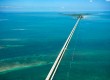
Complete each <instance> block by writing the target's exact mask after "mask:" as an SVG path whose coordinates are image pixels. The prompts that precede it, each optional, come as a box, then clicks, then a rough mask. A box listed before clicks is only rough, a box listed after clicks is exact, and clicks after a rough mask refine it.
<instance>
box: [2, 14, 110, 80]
mask: <svg viewBox="0 0 110 80" xmlns="http://www.w3.org/2000/svg"><path fill="white" fill-rule="evenodd" d="M89 13H93V15H89V16H86V17H85V18H84V19H82V20H81V21H80V22H79V25H78V27H77V29H76V31H75V34H74V35H73V38H72V40H71V42H70V44H69V46H68V49H67V51H66V53H65V55H64V57H63V59H62V62H61V64H60V66H59V69H58V71H57V72H56V75H55V77H54V80H110V77H109V76H110V69H109V67H110V12H89ZM75 22H76V19H75V18H73V17H71V16H65V15H61V14H59V13H57V12H37V13H28V12H27V13H0V80H44V79H45V77H46V76H47V74H48V72H49V70H50V68H51V66H52V64H53V62H54V60H55V59H56V57H57V55H58V53H59V51H60V50H61V48H62V46H63V44H64V42H65V41H66V38H67V37H68V35H69V33H70V31H71V29H72V28H73V26H74V24H75Z"/></svg>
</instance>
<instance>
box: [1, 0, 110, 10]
mask: <svg viewBox="0 0 110 80" xmlns="http://www.w3.org/2000/svg"><path fill="white" fill-rule="evenodd" d="M108 10H110V0H0V11H7V12H8V11H9V12H48V11H50V12H52V11H58V12H62V11H70V12H71V11H108Z"/></svg>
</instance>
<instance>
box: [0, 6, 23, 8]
mask: <svg viewBox="0 0 110 80" xmlns="http://www.w3.org/2000/svg"><path fill="white" fill-rule="evenodd" d="M0 8H22V7H19V6H0Z"/></svg>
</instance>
